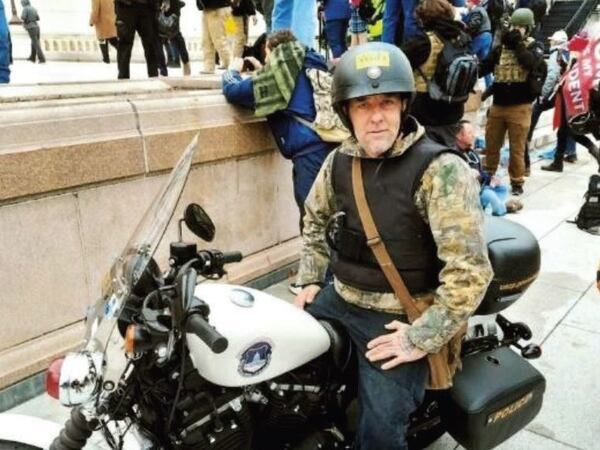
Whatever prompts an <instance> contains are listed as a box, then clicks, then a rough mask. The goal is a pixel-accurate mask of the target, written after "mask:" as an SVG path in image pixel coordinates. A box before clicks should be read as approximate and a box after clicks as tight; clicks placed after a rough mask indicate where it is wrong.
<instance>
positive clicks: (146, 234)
mask: <svg viewBox="0 0 600 450" xmlns="http://www.w3.org/2000/svg"><path fill="white" fill-rule="evenodd" d="M197 146H198V135H197V134H196V136H194V138H193V139H192V141H191V142H190V144H189V145H188V146H187V148H186V149H185V151H184V152H183V154H182V155H181V157H180V158H179V161H178V162H177V164H176V165H175V167H174V168H173V170H172V172H171V175H170V176H169V179H168V180H167V181H166V182H165V184H164V185H163V187H162V188H161V189H160V191H159V192H158V194H157V196H156V197H155V199H154V201H153V202H152V203H151V204H150V206H149V208H148V210H147V211H146V213H145V214H144V217H143V218H142V220H141V221H140V223H139V224H138V226H137V228H136V229H135V231H134V233H133V235H132V236H131V238H130V239H129V242H128V243H127V245H126V246H125V249H124V250H123V252H122V253H121V255H120V256H119V258H118V259H117V260H116V261H115V263H114V264H113V266H112V267H111V268H110V270H109V272H108V274H107V275H106V277H105V278H104V282H103V286H102V296H101V298H100V299H99V300H98V301H97V302H96V304H95V306H94V307H93V308H92V309H91V311H90V314H89V315H88V320H87V332H86V349H87V350H90V351H100V352H103V353H105V363H106V364H105V369H106V370H107V371H108V372H110V373H114V377H120V376H121V374H122V373H123V370H124V369H125V366H124V365H123V364H125V362H124V361H125V357H124V349H123V339H122V337H121V335H120V333H119V331H118V330H117V327H116V326H117V320H118V318H119V316H120V315H121V312H122V310H123V307H124V306H125V302H126V300H127V298H128V296H129V294H130V293H131V290H132V287H133V286H134V285H135V283H136V282H137V280H138V279H139V278H140V276H141V274H142V273H143V272H144V270H145V269H146V266H147V265H148V262H149V261H150V260H151V258H152V257H153V255H154V253H155V252H156V249H157V247H158V244H159V243H160V241H161V239H162V237H163V235H164V233H165V231H166V229H167V226H168V224H169V222H170V220H171V217H172V216H173V213H174V211H175V207H176V206H177V203H178V202H179V198H180V197H181V193H182V192H183V188H184V187H185V183H186V181H187V177H188V174H189V172H190V168H191V166H192V160H193V157H194V153H195V151H196V148H197ZM111 354H112V355H111ZM119 361H120V362H121V363H119ZM114 377H112V376H110V374H109V373H107V374H105V380H106V379H109V380H110V379H112V381H116V380H114Z"/></svg>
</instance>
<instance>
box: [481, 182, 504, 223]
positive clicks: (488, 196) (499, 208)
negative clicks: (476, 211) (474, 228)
mask: <svg viewBox="0 0 600 450" xmlns="http://www.w3.org/2000/svg"><path fill="white" fill-rule="evenodd" d="M507 197H508V186H505V185H500V186H495V187H491V186H483V188H482V189H481V193H480V194H479V201H480V202H481V207H482V208H483V209H484V210H485V209H486V208H487V206H488V205H490V207H491V209H492V215H493V216H503V215H505V214H506V198H507Z"/></svg>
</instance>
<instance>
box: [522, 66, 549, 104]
mask: <svg viewBox="0 0 600 450" xmlns="http://www.w3.org/2000/svg"><path fill="white" fill-rule="evenodd" d="M547 75H548V65H547V64H546V61H545V60H543V59H542V60H541V61H540V62H539V63H538V65H537V66H535V67H534V68H533V69H532V70H530V71H529V73H528V74H527V84H528V86H529V91H530V92H531V95H532V96H535V97H538V96H539V95H540V94H541V93H542V87H543V86H544V82H545V81H546V76H547Z"/></svg>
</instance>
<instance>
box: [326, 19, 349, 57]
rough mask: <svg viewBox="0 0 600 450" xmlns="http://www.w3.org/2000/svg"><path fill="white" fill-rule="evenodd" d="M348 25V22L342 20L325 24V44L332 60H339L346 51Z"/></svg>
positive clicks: (329, 21)
mask: <svg viewBox="0 0 600 450" xmlns="http://www.w3.org/2000/svg"><path fill="white" fill-rule="evenodd" d="M348 24H349V22H348V20H344V19H341V20H328V21H327V22H325V34H326V35H327V42H328V43H329V48H331V54H332V55H333V57H334V58H339V57H340V56H342V55H343V54H344V52H345V51H346V50H348V47H347V46H346V33H347V32H348Z"/></svg>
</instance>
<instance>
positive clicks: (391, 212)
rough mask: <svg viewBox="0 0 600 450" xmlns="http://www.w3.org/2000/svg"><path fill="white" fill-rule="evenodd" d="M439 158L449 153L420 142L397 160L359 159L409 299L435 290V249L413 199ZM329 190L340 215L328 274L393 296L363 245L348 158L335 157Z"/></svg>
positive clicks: (431, 143)
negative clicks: (427, 172)
mask: <svg viewBox="0 0 600 450" xmlns="http://www.w3.org/2000/svg"><path fill="white" fill-rule="evenodd" d="M444 152H453V151H452V150H450V149H448V148H447V147H444V146H441V145H439V144H437V143H435V142H434V141H432V140H430V139H429V138H427V137H423V138H421V139H420V140H419V141H418V142H417V143H416V144H414V145H413V146H412V147H410V148H409V149H408V150H406V151H405V153H403V154H402V155H401V156H398V157H394V158H388V159H367V158H362V159H361V164H362V170H363V180H364V184H365V191H366V196H367V201H368V203H369V207H370V208H371V214H372V215H373V218H374V220H375V224H376V225H377V229H378V230H379V234H380V235H381V237H382V239H383V241H384V243H385V246H386V248H387V250H388V252H389V254H390V257H391V258H392V261H393V262H394V265H395V266H396V267H397V268H398V271H399V272H400V275H402V279H403V280H404V283H405V284H406V287H407V288H408V290H409V291H410V293H411V294H413V295H415V294H417V293H421V292H425V291H428V290H430V289H433V288H435V287H437V286H438V285H439V280H438V275H439V271H440V269H441V262H440V261H439V259H438V258H437V247H436V245H435V242H434V240H433V236H432V235H431V230H430V228H429V225H428V224H426V223H425V222H424V221H423V219H422V218H421V216H420V214H419V212H418V211H417V208H416V207H415V204H414V200H413V198H414V194H415V191H416V190H417V188H418V187H419V184H420V181H421V177H422V175H423V172H425V170H426V169H427V166H429V163H430V162H431V161H432V160H433V159H434V158H435V157H436V156H438V155H440V154H441V153H444ZM332 184H333V190H334V192H335V199H336V208H337V211H338V212H340V211H341V212H343V213H345V217H344V219H343V223H342V224H338V225H340V226H338V227H337V230H336V233H335V239H334V240H333V242H332V241H331V240H330V244H331V245H332V248H331V269H332V271H333V273H334V274H335V276H336V277H337V278H338V279H339V280H340V281H342V282H343V283H345V284H347V285H350V286H353V287H356V288H358V289H362V290H365V291H373V292H393V289H392V287H391V286H390V284H389V283H388V281H387V279H386V278H385V275H384V273H383V272H382V271H381V269H380V268H379V265H378V264H377V260H376V259H375V256H374V255H373V252H372V251H371V249H370V248H369V247H368V246H367V243H366V236H365V234H364V232H363V227H362V224H361V222H360V217H359V215H358V210H357V209H356V203H355V201H354V195H353V193H352V156H349V155H345V154H342V153H336V155H335V157H334V160H333V167H332Z"/></svg>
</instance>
